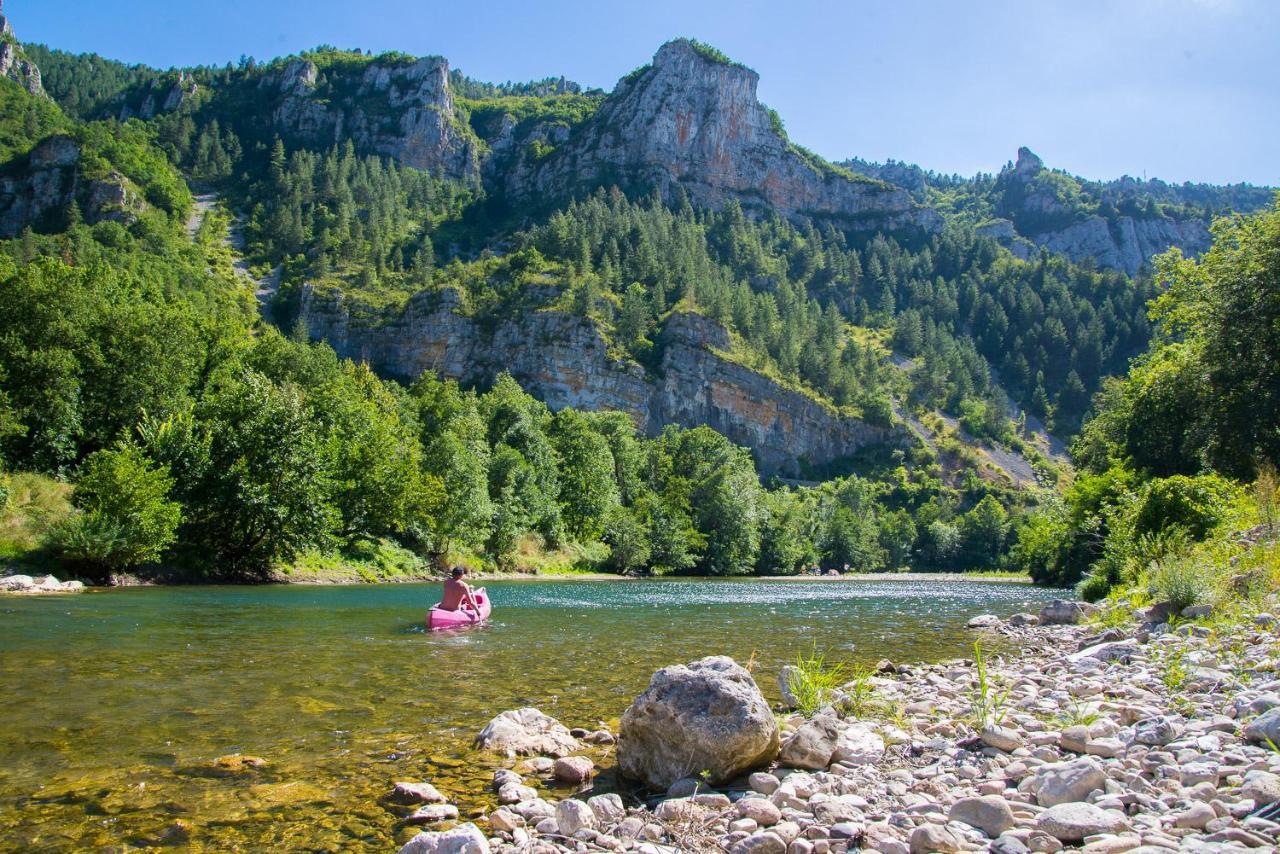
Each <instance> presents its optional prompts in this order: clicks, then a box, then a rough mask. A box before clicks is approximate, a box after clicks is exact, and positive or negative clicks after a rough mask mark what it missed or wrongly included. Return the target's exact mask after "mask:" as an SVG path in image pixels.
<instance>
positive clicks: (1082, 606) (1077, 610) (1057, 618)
mask: <svg viewBox="0 0 1280 854" xmlns="http://www.w3.org/2000/svg"><path fill="white" fill-rule="evenodd" d="M1093 610H1094V608H1093V606H1091V605H1088V604H1086V603H1084V602H1072V601H1070V600H1068V599H1054V600H1053V601H1052V602H1050V603H1049V604H1048V605H1045V606H1044V607H1043V608H1041V609H1040V624H1041V625H1042V626H1068V625H1075V624H1076V623H1078V622H1080V621H1081V620H1082V619H1084V618H1085V617H1086V616H1087V615H1088V614H1089V613H1090V612H1092V611H1093Z"/></svg>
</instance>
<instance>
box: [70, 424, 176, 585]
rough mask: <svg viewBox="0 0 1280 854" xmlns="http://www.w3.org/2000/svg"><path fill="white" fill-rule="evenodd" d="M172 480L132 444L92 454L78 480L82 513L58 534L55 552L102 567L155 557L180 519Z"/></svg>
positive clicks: (171, 539)
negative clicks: (172, 495) (171, 497)
mask: <svg viewBox="0 0 1280 854" xmlns="http://www.w3.org/2000/svg"><path fill="white" fill-rule="evenodd" d="M173 485H174V481H173V478H172V477H170V475H169V472H168V471H167V469H166V468H165V467H164V466H161V465H157V464H156V463H155V462H153V461H152V460H150V459H148V457H147V456H146V455H145V454H144V453H143V451H142V449H141V448H139V447H138V446H137V445H135V444H132V443H124V444H121V445H119V446H117V447H114V448H108V449H104V450H101V451H97V452H96V453H94V454H92V455H90V456H89V457H88V459H86V460H85V461H84V465H83V466H82V467H81V470H80V476H79V478H78V479H77V481H76V488H75V503H76V506H77V507H79V508H80V509H81V511H83V512H82V514H81V515H80V516H77V517H73V518H72V519H71V520H69V523H68V525H67V526H66V527H64V528H60V529H58V531H57V533H55V535H54V545H55V550H57V551H59V552H61V553H62V555H63V556H64V557H66V558H68V559H70V560H73V561H76V562H84V563H87V564H90V565H91V566H93V567H95V568H97V569H100V570H115V569H127V568H131V567H135V566H138V565H139V564H142V563H147V562H150V561H154V560H157V559H158V558H159V557H160V556H161V554H163V553H164V550H165V549H166V548H168V546H169V545H170V544H172V543H173V542H174V540H175V539H176V536H177V530H178V523H179V522H180V521H181V518H182V509H181V507H180V506H179V504H178V503H177V502H175V501H171V500H170V499H169V494H170V491H171V490H172V489H173Z"/></svg>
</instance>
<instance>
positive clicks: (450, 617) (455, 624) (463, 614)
mask: <svg viewBox="0 0 1280 854" xmlns="http://www.w3.org/2000/svg"><path fill="white" fill-rule="evenodd" d="M476 604H477V605H479V606H480V613H479V614H476V613H475V612H473V611H470V610H468V609H466V608H460V609H459V610H457V611H444V610H441V609H440V608H439V607H434V608H432V609H431V610H430V611H428V612H427V629H428V630H430V631H433V632H438V631H443V630H444V629H461V628H465V627H466V626H474V625H476V624H477V623H483V622H484V621H485V620H487V619H489V612H490V611H492V610H493V606H492V605H491V604H490V602H489V594H488V592H487V591H484V590H477V591H476Z"/></svg>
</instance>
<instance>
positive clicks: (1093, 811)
mask: <svg viewBox="0 0 1280 854" xmlns="http://www.w3.org/2000/svg"><path fill="white" fill-rule="evenodd" d="M1126 826H1127V824H1126V822H1125V820H1124V815H1123V814H1121V813H1118V812H1113V811H1111V810H1104V809H1099V808H1098V807H1095V806H1094V805H1093V804H1085V803H1067V804H1058V805H1056V806H1052V807H1049V809H1047V810H1045V811H1044V812H1042V813H1041V814H1040V817H1039V818H1038V819H1036V829H1037V830H1041V831H1043V832H1045V833H1047V834H1049V835H1050V836H1052V837H1053V838H1054V839H1057V840H1058V841H1060V842H1079V841H1080V840H1082V839H1084V838H1085V837H1086V836H1094V835H1096V834H1099V833H1115V832H1117V831H1119V830H1123V829H1124V828H1125V827H1126Z"/></svg>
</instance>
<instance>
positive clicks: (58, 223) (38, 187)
mask: <svg viewBox="0 0 1280 854" xmlns="http://www.w3.org/2000/svg"><path fill="white" fill-rule="evenodd" d="M80 155H81V152H80V145H79V143H77V142H76V141H75V140H74V139H72V138H71V137H69V136H64V135H62V134H55V135H53V136H51V137H48V138H47V139H45V140H43V141H41V142H39V143H37V144H36V146H35V147H34V148H32V149H31V152H30V153H29V154H28V155H27V162H26V164H25V166H22V167H19V168H17V169H15V170H12V171H11V172H10V173H9V174H7V175H4V176H3V177H0V237H4V238H9V237H14V236H16V235H18V234H20V233H21V232H22V230H23V229H24V228H26V227H27V226H32V227H33V228H37V229H40V228H45V227H49V228H61V227H62V226H63V225H64V224H65V222H66V218H67V215H68V213H69V210H70V207H71V206H72V205H76V206H77V207H78V208H79V211H80V215H81V217H82V218H83V219H84V221H85V222H87V223H89V224H91V225H92V224H93V223H97V222H102V221H103V220H115V221H117V222H121V223H124V224H129V223H132V222H133V221H134V220H135V219H136V218H137V216H138V214H139V213H140V212H141V211H142V210H144V209H145V206H146V203H145V202H144V201H143V200H142V198H141V197H140V196H139V194H138V193H137V192H136V190H135V188H134V187H133V186H132V185H131V184H130V182H129V181H128V180H127V179H126V178H125V177H124V176H123V175H121V174H120V173H118V172H110V173H108V174H107V175H106V176H105V177H103V178H93V179H85V177H84V176H83V175H82V174H81V171H80Z"/></svg>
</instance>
